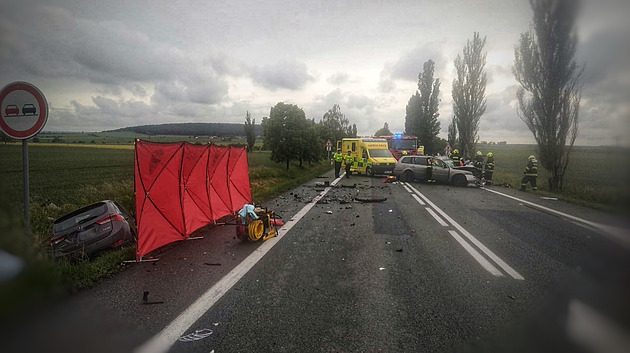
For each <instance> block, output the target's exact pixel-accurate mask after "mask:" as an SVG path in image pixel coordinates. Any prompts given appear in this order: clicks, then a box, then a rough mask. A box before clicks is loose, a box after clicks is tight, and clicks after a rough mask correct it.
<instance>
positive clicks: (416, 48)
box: [0, 0, 630, 145]
mask: <svg viewBox="0 0 630 353" xmlns="http://www.w3.org/2000/svg"><path fill="white" fill-rule="evenodd" d="M531 16H532V13H531V10H530V8H529V4H528V2H527V1H524V0H440V1H437V0H434V1H422V0H416V1H411V0H409V1H402V0H401V1H396V0H391V1H378V0H354V1H350V0H331V1H329V0H313V1H295V0H293V1H285V0H259V1H243V0H232V1H208V0H203V1H201V0H189V1H174V0H146V1H139V0H126V1H113V0H111V1H110V0H46V1H43V0H42V1H29V0H21V1H18V0H8V1H7V0H0V86H4V85H5V84H8V83H10V82H13V81H27V82H30V83H33V84H35V85H36V86H38V87H39V88H40V90H42V91H43V92H44V94H45V95H46V98H47V99H48V103H49V106H50V118H49V119H48V123H47V125H46V126H45V128H44V130H46V131H103V130H109V129H115V128H119V127H126V126H133V125H143V124H159V123H176V122H238V123H242V122H243V121H244V119H245V114H246V112H247V111H249V112H250V113H251V114H252V117H253V118H255V119H256V121H257V122H260V120H261V118H262V117H263V116H268V115H269V110H270V108H271V107H272V106H273V105H275V104H276V103H278V102H285V103H291V104H296V105H298V106H299V107H301V108H302V109H303V110H304V112H305V113H306V116H307V117H308V118H315V120H316V121H319V119H321V117H322V115H323V114H324V113H325V112H326V111H327V110H328V109H330V108H331V107H332V106H333V104H339V105H340V107H341V110H342V112H343V113H344V114H345V115H346V117H347V118H349V119H350V121H351V123H354V124H356V125H357V128H358V131H359V134H360V135H370V134H372V133H374V132H375V131H376V130H377V129H378V128H380V127H382V126H383V123H385V122H387V123H389V126H390V129H391V130H392V131H394V132H402V130H403V129H404V117H405V106H406V104H407V102H408V100H409V97H410V96H411V95H412V94H414V93H415V90H416V88H417V77H418V73H419V72H420V71H421V69H422V64H423V63H424V62H425V61H427V60H428V59H432V60H433V61H434V62H435V63H436V72H435V77H436V78H439V79H440V81H441V82H442V86H441V94H440V96H441V104H440V121H441V126H442V132H441V134H440V135H441V136H442V137H446V129H447V126H448V123H449V121H450V119H451V116H452V98H451V84H452V81H453V78H454V74H455V69H454V65H453V60H454V59H455V57H456V56H457V55H458V54H460V53H461V52H462V49H463V47H464V45H465V43H466V40H467V39H470V38H472V36H473V33H474V32H475V31H477V32H480V34H481V35H482V36H486V37H487V44H486V50H487V66H486V70H487V74H488V87H487V90H486V93H487V100H488V108H487V111H486V113H485V115H484V116H483V117H482V120H481V124H480V129H479V136H480V139H481V140H488V141H500V140H506V141H508V142H509V143H532V142H533V138H532V136H531V133H530V132H529V130H528V129H527V127H526V126H525V124H524V123H523V122H522V121H521V120H520V119H519V117H518V115H517V112H516V107H517V103H516V98H515V97H516V90H517V88H518V84H517V82H516V81H515V79H514V77H513V75H512V72H511V70H512V65H513V61H514V46H515V45H516V43H517V41H518V38H519V36H520V34H521V33H522V32H525V31H527V30H528V29H529V28H530V23H531ZM629 16H630V1H624V0H604V1H588V0H587V1H585V2H584V4H583V6H582V11H581V15H580V18H579V20H578V23H577V32H578V35H579V44H578V54H577V60H578V62H579V63H583V64H586V69H585V72H584V79H583V83H584V86H583V90H582V104H581V111H580V119H581V124H580V131H581V132H580V136H579V138H578V141H577V144H580V145H601V144H624V145H630V138H629V137H628V135H629V134H628V132H630V131H629V130H630V129H628V127H630V99H629V98H630V69H629V67H630V62H629V60H630V55H628V54H629V50H630V45H629V41H630V40H629V39H628V38H630V25H629V24H630V21H629V20H628V17H629Z"/></svg>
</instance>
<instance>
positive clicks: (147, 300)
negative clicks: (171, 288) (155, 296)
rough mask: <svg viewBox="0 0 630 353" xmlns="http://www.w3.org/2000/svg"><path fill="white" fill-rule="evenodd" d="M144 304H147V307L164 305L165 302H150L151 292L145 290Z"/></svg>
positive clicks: (143, 295)
mask: <svg viewBox="0 0 630 353" xmlns="http://www.w3.org/2000/svg"><path fill="white" fill-rule="evenodd" d="M142 304H145V305H151V304H164V302H163V301H155V302H150V301H149V291H148V290H145V291H144V293H143V294H142Z"/></svg>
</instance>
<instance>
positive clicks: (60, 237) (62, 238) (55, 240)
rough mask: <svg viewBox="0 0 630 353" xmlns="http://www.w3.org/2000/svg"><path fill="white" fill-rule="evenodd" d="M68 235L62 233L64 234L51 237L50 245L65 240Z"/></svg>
mask: <svg viewBox="0 0 630 353" xmlns="http://www.w3.org/2000/svg"><path fill="white" fill-rule="evenodd" d="M66 237H67V235H62V236H58V237H54V238H52V239H50V245H51V246H53V245H56V244H59V243H61V242H62V241H64V240H65V239H66Z"/></svg>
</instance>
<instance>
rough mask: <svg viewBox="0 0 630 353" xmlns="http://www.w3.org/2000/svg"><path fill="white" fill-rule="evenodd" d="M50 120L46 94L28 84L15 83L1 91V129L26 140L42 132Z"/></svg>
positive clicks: (9, 134) (12, 135)
mask: <svg viewBox="0 0 630 353" xmlns="http://www.w3.org/2000/svg"><path fill="white" fill-rule="evenodd" d="M47 120H48V102H47V101H46V97H44V94H43V93H42V92H41V91H40V90H39V89H38V88H37V87H35V86H33V85H32V84H30V83H28V82H13V83H10V84H8V85H6V86H4V88H3V89H2V91H0V129H2V131H4V132H5V133H6V134H7V135H8V136H10V137H12V138H14V139H18V140H25V139H28V138H29V137H32V136H34V135H35V134H37V133H38V132H40V131H41V130H42V128H43V127H44V125H46V121H47Z"/></svg>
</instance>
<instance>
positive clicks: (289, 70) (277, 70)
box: [250, 60, 312, 91]
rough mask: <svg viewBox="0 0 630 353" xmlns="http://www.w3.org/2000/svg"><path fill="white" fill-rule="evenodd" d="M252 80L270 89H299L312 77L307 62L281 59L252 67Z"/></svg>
mask: <svg viewBox="0 0 630 353" xmlns="http://www.w3.org/2000/svg"><path fill="white" fill-rule="evenodd" d="M250 71H251V76H252V80H253V81H254V82H255V83H257V84H259V85H261V86H263V87H265V88H267V89H270V90H272V91H273V90H276V89H278V88H284V89H289V90H299V89H301V88H303V87H304V85H306V83H307V82H308V81H309V80H311V79H312V77H311V76H310V75H309V74H308V71H307V68H306V64H304V63H301V62H298V61H295V60H291V61H288V60H284V61H279V62H277V63H275V64H272V65H264V66H261V67H254V68H252V69H250Z"/></svg>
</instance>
